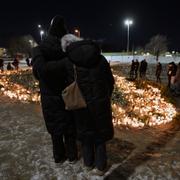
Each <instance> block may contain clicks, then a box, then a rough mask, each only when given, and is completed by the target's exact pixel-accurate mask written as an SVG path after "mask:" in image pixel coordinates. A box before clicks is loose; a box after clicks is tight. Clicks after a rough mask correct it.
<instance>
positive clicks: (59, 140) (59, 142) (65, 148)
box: [51, 134, 77, 163]
mask: <svg viewBox="0 0 180 180" xmlns="http://www.w3.org/2000/svg"><path fill="white" fill-rule="evenodd" d="M51 138H52V144H53V156H54V160H55V162H56V163H58V162H60V161H63V160H65V159H66V158H68V160H69V161H73V160H75V159H77V145H76V137H74V136H72V135H66V134H65V135H51Z"/></svg>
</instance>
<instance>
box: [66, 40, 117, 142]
mask: <svg viewBox="0 0 180 180" xmlns="http://www.w3.org/2000/svg"><path fill="white" fill-rule="evenodd" d="M67 55H68V57H69V59H70V61H71V62H72V63H73V64H75V65H76V70H77V82H78V85H79V87H80V89H81V91H82V94H83V96H84V98H85V100H86V102H87V108H85V109H81V110H76V111H75V112H74V114H75V118H76V126H77V133H78V138H79V139H80V140H84V141H87V140H88V139H89V138H90V139H92V138H94V139H100V140H101V141H106V140H109V139H111V138H112V137H113V124H112V111H111V95H112V91H113V85H114V78H113V76H112V72H111V69H110V66H109V63H108V62H107V60H106V59H105V57H104V56H102V55H101V54H100V49H99V47H98V46H97V45H96V44H95V43H93V42H92V41H85V40H84V41H79V42H74V43H72V44H71V45H70V46H69V47H68V48H67ZM68 67H70V66H68ZM69 70H70V69H69ZM67 71H68V70H67ZM69 74H70V75H68V77H69V78H71V77H73V71H69ZM72 81H73V79H69V82H72Z"/></svg>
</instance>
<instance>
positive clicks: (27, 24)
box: [0, 0, 180, 51]
mask: <svg viewBox="0 0 180 180" xmlns="http://www.w3.org/2000/svg"><path fill="white" fill-rule="evenodd" d="M0 7H1V9H0V19H1V21H0V23H1V25H0V47H2V46H7V45H8V40H9V39H10V38H11V37H13V36H19V35H27V34H31V35H32V36H33V37H34V38H35V39H36V40H37V41H39V40H40V36H39V31H38V28H37V24H42V25H43V28H44V29H48V26H49V24H50V21H51V19H52V17H53V16H54V15H56V14H59V15H62V16H64V18H65V20H66V23H67V26H68V28H69V31H70V32H72V31H73V28H74V27H79V28H80V30H81V36H82V37H84V38H92V39H95V40H99V41H102V42H103V43H104V44H105V45H106V48H107V47H108V49H109V50H112V51H121V50H123V49H124V50H125V49H126V39H127V27H125V26H124V19H125V18H126V17H130V18H132V19H133V21H134V24H133V26H131V28H130V38H131V47H132V46H134V47H137V46H144V45H145V44H146V43H148V41H149V39H150V38H151V37H152V36H154V35H157V34H162V35H166V36H167V38H168V40H169V48H170V50H176V51H178V50H179V51H180V34H179V33H180V6H179V5H178V0H166V1H165V0H156V1H154V0H151V1H150V0H144V1H140V0H139V1H138V0H124V1H122V0H107V1H106V0H79V1H78V0H74V1H68V0H50V1H45V0H36V1H35V0H31V1H28V0H27V1H26V0H23V1H22V0H19V1H18V0H16V1H8V0H6V1H2V2H1V5H0Z"/></svg>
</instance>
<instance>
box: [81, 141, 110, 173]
mask: <svg viewBox="0 0 180 180" xmlns="http://www.w3.org/2000/svg"><path fill="white" fill-rule="evenodd" d="M82 154H83V159H84V165H85V166H89V167H92V166H94V165H95V167H96V168H97V169H99V170H101V171H102V170H104V169H105V168H106V166H107V155H106V144H105V142H98V141H95V142H93V141H92V142H88V141H86V142H82Z"/></svg>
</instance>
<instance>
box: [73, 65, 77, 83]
mask: <svg viewBox="0 0 180 180" xmlns="http://www.w3.org/2000/svg"><path fill="white" fill-rule="evenodd" d="M73 69H74V81H76V80H77V71H76V65H75V64H73Z"/></svg>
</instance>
